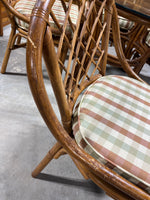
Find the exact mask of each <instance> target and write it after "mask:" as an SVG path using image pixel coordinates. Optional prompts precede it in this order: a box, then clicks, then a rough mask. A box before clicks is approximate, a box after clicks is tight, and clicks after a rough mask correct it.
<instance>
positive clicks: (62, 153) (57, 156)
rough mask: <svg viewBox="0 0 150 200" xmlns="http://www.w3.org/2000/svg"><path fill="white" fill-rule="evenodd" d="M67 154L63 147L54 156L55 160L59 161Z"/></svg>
mask: <svg viewBox="0 0 150 200" xmlns="http://www.w3.org/2000/svg"><path fill="white" fill-rule="evenodd" d="M65 154H67V152H66V150H65V149H64V148H63V147H62V148H61V149H60V150H59V151H58V152H57V153H56V154H55V156H54V159H58V158H59V157H60V156H62V155H65Z"/></svg>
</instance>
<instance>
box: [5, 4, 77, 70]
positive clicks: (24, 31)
mask: <svg viewBox="0 0 150 200" xmlns="http://www.w3.org/2000/svg"><path fill="white" fill-rule="evenodd" d="M2 3H3V4H4V6H5V8H6V11H7V13H8V17H9V19H10V22H11V33H10V36H9V41H8V44H7V48H6V52H5V56H4V59H3V63H2V67H1V73H5V72H6V68H7V64H8V60H9V56H10V53H11V51H12V50H15V49H17V48H20V47H25V46H26V40H21V39H22V38H25V39H27V37H28V27H29V21H30V16H31V12H32V9H33V7H34V5H35V3H36V0H32V1H31V0H9V1H7V0H2ZM60 4H61V2H60V0H56V1H55V3H54V5H53V12H54V13H56V16H57V20H58V22H60V26H59V28H57V27H56V26H55V24H54V23H53V20H52V17H53V15H52V16H51V17H50V18H49V23H50V24H51V27H52V33H53V37H54V39H55V45H57V44H58V43H59V39H60V37H59V36H60V31H59V29H61V26H62V23H63V18H64V17H65V12H64V11H63V9H62V8H61V6H60ZM66 4H67V3H66ZM64 7H65V5H64ZM77 15H78V5H76V4H73V5H72V8H71V18H72V23H71V24H70V25H69V26H72V27H73V26H74V23H76V19H77ZM56 23H57V22H56ZM69 26H68V25H67V31H68V37H69V35H70V37H71V33H70V27H69ZM65 52H67V49H64V51H63V53H62V57H65V56H64V55H65Z"/></svg>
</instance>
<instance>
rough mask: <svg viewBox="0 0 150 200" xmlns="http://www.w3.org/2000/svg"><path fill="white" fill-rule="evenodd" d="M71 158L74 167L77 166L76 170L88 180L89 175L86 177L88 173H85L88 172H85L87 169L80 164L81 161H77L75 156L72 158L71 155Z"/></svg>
mask: <svg viewBox="0 0 150 200" xmlns="http://www.w3.org/2000/svg"><path fill="white" fill-rule="evenodd" d="M71 158H72V160H73V162H74V163H75V165H76V167H77V168H78V170H79V171H80V173H81V174H82V176H83V177H84V178H85V179H86V180H88V179H89V177H88V175H87V174H88V173H86V172H87V170H86V169H85V167H84V166H83V165H81V163H79V162H78V161H77V160H76V159H75V158H73V157H71Z"/></svg>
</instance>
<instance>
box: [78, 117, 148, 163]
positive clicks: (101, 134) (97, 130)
mask: <svg viewBox="0 0 150 200" xmlns="http://www.w3.org/2000/svg"><path fill="white" fill-rule="evenodd" d="M81 118H82V117H81ZM80 122H81V124H80V127H81V128H82V127H84V128H86V129H87V131H86V133H85V135H84V136H86V137H88V134H87V133H88V130H90V131H91V132H92V133H94V134H96V135H99V141H100V138H103V139H105V140H106V141H109V142H110V143H112V144H114V145H115V146H117V147H119V148H120V149H123V150H125V151H126V152H128V153H130V154H131V155H133V156H134V157H135V158H139V159H140V160H142V161H143V162H145V163H147V164H150V156H148V155H145V154H144V153H142V152H141V151H139V150H138V149H136V148H134V147H132V146H130V145H128V144H126V143H125V142H124V141H122V140H119V139H118V138H116V137H114V136H113V135H110V134H109V133H107V132H106V131H102V130H101V129H100V128H99V127H96V126H95V125H93V124H91V123H89V122H87V121H85V120H83V121H82V119H80ZM83 134H84V133H83V132H82V135H83ZM89 138H90V137H89ZM95 142H96V141H95Z"/></svg>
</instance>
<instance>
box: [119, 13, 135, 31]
mask: <svg viewBox="0 0 150 200" xmlns="http://www.w3.org/2000/svg"><path fill="white" fill-rule="evenodd" d="M118 19H119V26H120V28H121V29H124V30H131V28H132V27H133V26H134V24H135V23H134V22H133V21H131V20H129V19H127V18H124V17H121V16H119V17H118Z"/></svg>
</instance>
